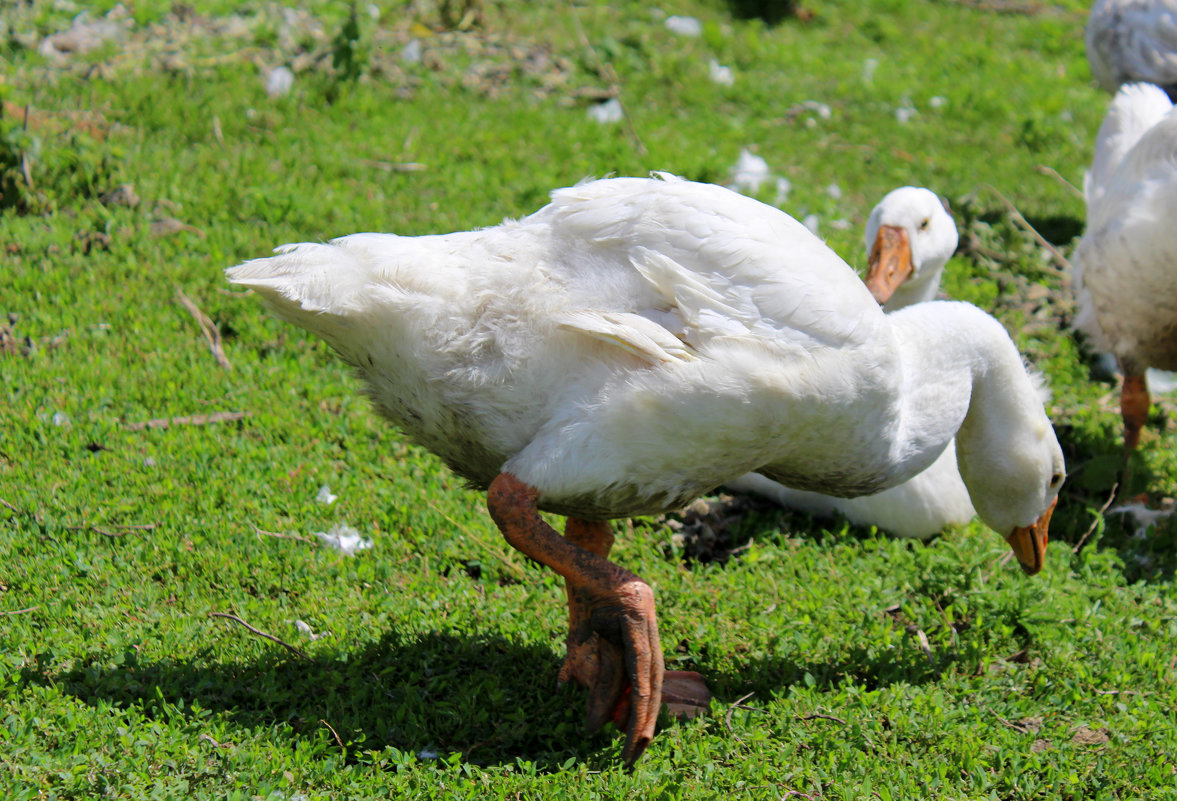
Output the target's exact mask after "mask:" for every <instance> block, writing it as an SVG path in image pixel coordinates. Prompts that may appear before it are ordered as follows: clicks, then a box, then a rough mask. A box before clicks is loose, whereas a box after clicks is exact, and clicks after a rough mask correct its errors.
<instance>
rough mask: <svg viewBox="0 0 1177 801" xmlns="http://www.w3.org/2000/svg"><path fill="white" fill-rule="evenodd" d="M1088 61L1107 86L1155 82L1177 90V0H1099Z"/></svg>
mask: <svg viewBox="0 0 1177 801" xmlns="http://www.w3.org/2000/svg"><path fill="white" fill-rule="evenodd" d="M1086 43H1087V61H1088V63H1090V64H1091V73H1092V75H1094V76H1095V80H1096V82H1097V83H1098V84H1099V85H1100V87H1101V88H1103V89H1104V90H1105V91H1107V92H1115V91H1116V90H1117V89H1119V88H1120V86H1121V85H1122V84H1125V83H1133V82H1137V81H1143V82H1146V83H1154V84H1156V85H1157V86H1160V87H1162V88H1163V89H1165V91H1167V92H1168V93H1169V94H1170V96H1172V95H1173V93H1174V92H1175V91H1177V0H1096V3H1095V5H1094V6H1092V8H1091V15H1090V17H1088V19H1087V32H1086Z"/></svg>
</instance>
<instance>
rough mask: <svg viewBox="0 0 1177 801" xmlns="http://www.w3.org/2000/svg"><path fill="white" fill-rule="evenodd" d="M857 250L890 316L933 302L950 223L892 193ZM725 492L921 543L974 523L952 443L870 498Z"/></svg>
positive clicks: (941, 211)
mask: <svg viewBox="0 0 1177 801" xmlns="http://www.w3.org/2000/svg"><path fill="white" fill-rule="evenodd" d="M865 245H866V251H867V253H868V254H869V265H870V267H869V270H868V273H867V278H866V281H867V286H868V288H870V289H871V294H872V295H874V297H875V300H877V301H879V302H880V303H882V304H883V309H884V311H888V312H890V311H896V310H898V309H902V308H904V307H906V306H910V305H912V304H914V303H922V302H924V301H929V300H932V299H934V298H935V296H936V292H937V291H938V290H939V288H940V277H941V275H942V274H943V272H944V265H945V264H946V263H947V262H948V259H949V258H951V257H952V254H953V253H954V252H955V251H956V245H957V231H956V224H955V223H954V222H953V220H952V216H951V215H950V214H949V213H948V211H947V209H946V208H945V207H944V205H943V203H942V201H941V200H940V198H939V197H938V196H937V195H936V194H935V193H934V192H932V191H931V190H928V189H924V188H922V187H912V186H905V187H900V188H899V189H894V190H892V191H891V192H889V193H887V195H886V196H885V197H884V198H883V199H882V200H881V201H879V203H878V204H877V205H876V206H875V207H874V209H872V211H871V214H870V216H869V217H868V219H867V225H866V241H865ZM727 486H728V487H729V488H730V489H734V490H737V491H740V492H752V493H755V494H757V495H761V496H764V497H766V498H769V499H771V500H773V501H775V502H776V503H778V504H780V505H781V506H784V507H787V508H790V509H799V510H801V511H805V512H809V513H810V514H814V515H818V516H826V517H829V516H834V515H841V516H842V517H845V518H846V519H847V520H849V521H850V522H852V523H855V524H857V525H861V526H876V527H878V528H880V529H883V530H885V531H888V532H890V533H891V534H894V535H896V536H899V537H917V538H920V539H924V538H927V537H931V536H933V535H935V534H938V533H940V532H941V531H943V530H944V529H945V528H946V527H947V526H950V525H963V524H965V523H967V522H969V521H970V520H972V519H973V518H974V517H975V516H976V510H975V509H973V503H972V501H971V500H970V499H969V492H968V489H967V488H966V487H965V485H964V481H963V480H962V479H961V477H960V471H959V470H957V467H956V442H955V440H950V441H949V443H948V445H947V447H945V448H944V451H943V452H942V453H941V454H940V455H939V456H938V457H937V458H936V460H935V461H934V462H932V464H931V465H930V466H929V467H928V468H927V469H926V470H924V471H922V472H920V473H918V474H917V475H915V476H914V477H912V478H911V479H909V480H908V481H905V482H903V483H902V484H899V485H898V486H895V487H891V488H890V489H886V490H883V491H882V492H877V493H875V494H874V495H863V496H861V497H857V498H839V497H837V496H833V495H824V494H822V493H820V492H810V491H806V490H799V489H794V488H792V487H786V486H785V485H783V484H781V483H780V482H777V481H773V480H771V479H769V478H766V477H764V476H762V475H759V474H756V473H749V474H748V475H745V476H741V477H740V478H738V479H736V480H735V481H729V482H728V484H727Z"/></svg>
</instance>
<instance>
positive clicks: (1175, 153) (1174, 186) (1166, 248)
mask: <svg viewBox="0 0 1177 801" xmlns="http://www.w3.org/2000/svg"><path fill="white" fill-rule="evenodd" d="M1085 194H1086V196H1087V227H1086V230H1085V231H1084V233H1083V236H1082V237H1081V238H1080V240H1079V244H1078V246H1077V247H1076V250H1075V255H1074V257H1073V259H1072V269H1073V271H1074V272H1073V276H1072V285H1073V287H1074V290H1075V293H1076V301H1077V305H1078V313H1077V315H1076V323H1075V324H1076V327H1077V328H1079V329H1080V330H1082V331H1084V332H1085V333H1086V334H1087V335H1088V336H1089V337H1090V338H1091V339H1092V341H1093V344H1094V345H1095V346H1096V347H1097V348H1099V349H1101V350H1106V351H1109V352H1111V353H1112V354H1113V355H1114V356H1115V357H1116V360H1117V362H1118V363H1119V365H1120V369H1121V371H1122V373H1123V387H1122V390H1121V411H1122V413H1123V415H1124V420H1125V446H1126V449H1127V450H1128V451H1131V450H1132V449H1133V448H1135V446H1136V441H1137V438H1138V437H1139V432H1140V429H1141V427H1142V426H1143V424H1144V422H1145V419H1146V418H1147V413H1148V405H1149V399H1148V387H1147V382H1146V379H1145V375H1146V371H1147V369H1148V368H1150V367H1155V368H1160V369H1162V370H1174V369H1177V230H1175V229H1174V228H1173V222H1172V210H1173V209H1174V208H1177V113H1175V112H1174V110H1173V104H1172V103H1171V102H1170V101H1169V100H1168V98H1167V96H1166V95H1165V93H1164V92H1162V91H1161V90H1160V89H1159V88H1158V87H1156V86H1153V85H1150V84H1127V85H1125V86H1123V87H1121V88H1120V90H1119V91H1118V92H1117V93H1116V95H1115V97H1114V98H1113V99H1112V102H1111V104H1110V106H1109V109H1108V113H1107V116H1106V117H1105V119H1104V121H1103V124H1102V125H1101V126H1100V130H1099V134H1098V135H1097V137H1096V145H1095V156H1094V160H1093V163H1092V168H1091V170H1090V172H1089V173H1088V175H1087V181H1086V186H1085Z"/></svg>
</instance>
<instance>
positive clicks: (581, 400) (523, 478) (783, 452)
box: [228, 176, 1064, 764]
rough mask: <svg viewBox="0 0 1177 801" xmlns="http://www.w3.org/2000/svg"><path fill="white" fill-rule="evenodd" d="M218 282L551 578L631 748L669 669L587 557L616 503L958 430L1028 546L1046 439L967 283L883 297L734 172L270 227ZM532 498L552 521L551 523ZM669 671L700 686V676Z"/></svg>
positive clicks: (1039, 547) (914, 447) (1014, 367)
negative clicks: (266, 318)
mask: <svg viewBox="0 0 1177 801" xmlns="http://www.w3.org/2000/svg"><path fill="white" fill-rule="evenodd" d="M228 277H229V280H230V281H232V282H234V283H237V284H242V285H244V286H248V287H252V288H253V289H254V290H255V291H256V292H258V293H259V294H260V295H261V297H262V299H263V300H264V301H265V302H266V303H267V304H268V305H270V306H271V307H272V308H273V309H274V310H275V311H276V312H277V314H278V315H279V316H280V317H283V318H285V319H287V320H289V321H291V322H293V323H295V324H297V325H300V326H303V327H304V328H306V329H308V330H310V331H312V332H314V333H316V334H318V335H319V336H321V337H323V338H324V339H325V340H326V341H327V342H328V343H329V344H330V345H331V346H332V347H333V348H334V349H335V350H336V351H337V352H338V353H339V355H340V356H341V357H342V358H343V359H344V360H346V361H347V362H348V363H350V364H352V365H353V366H355V368H356V369H357V371H358V373H359V375H360V376H361V377H362V378H363V379H364V380H365V381H366V383H367V384H368V391H369V394H370V395H371V397H372V399H373V402H374V403H375V405H376V407H377V409H378V410H379V411H380V412H381V413H382V414H384V415H385V416H387V417H388V418H389V419H390V420H392V421H393V422H395V423H396V424H397V425H398V426H400V427H401V428H402V429H403V430H404V431H406V432H407V433H409V434H410V435H412V436H413V437H414V438H415V439H416V440H417V441H418V442H420V443H422V444H423V445H425V446H426V447H428V448H429V449H430V450H432V451H434V452H435V453H437V454H438V455H439V456H440V457H441V458H442V459H444V460H445V461H446V462H447V463H448V464H449V465H450V466H451V467H452V468H453V469H454V470H455V472H457V473H459V474H460V475H462V476H464V477H466V478H467V479H469V480H470V481H472V482H473V483H475V484H477V485H479V486H483V487H487V488H488V489H487V505H488V507H489V509H490V512H491V516H492V517H493V518H494V520H495V522H496V523H497V525H498V526H499V528H500V530H501V531H502V533H503V535H504V537H505V538H506V540H507V541H508V542H509V543H510V544H511V545H512V546H513V547H515V548H517V549H519V550H520V551H521V552H523V553H525V554H527V555H528V556H530V557H532V558H534V559H536V560H537V561H539V562H542V563H543V564H546V565H548V566H549V567H551V568H552V569H553V570H555V571H556V572H557V573H559V574H560V575H561V576H563V577H564V579H565V585H566V588H567V593H568V604H569V636H568V639H567V645H568V655H567V657H566V659H565V662H564V667H563V669H562V670H561V674H560V675H561V678H562V679H572V680H575V681H577V682H579V683H581V684H584V685H586V686H587V687H588V688H589V702H588V722H589V724H590V725H591V726H597V725H600V724H602V723H603V722H605V721H606V720H608V719H609V718H610V716H613V717H615V718H616V717H620V718H621V719H622V725H623V726H624V728H625V729H626V741H625V746H624V749H623V752H622V753H623V756H624V758H625V760H626V762H627V763H629V764H632V763H633V761H634V760H636V759H637V757H638V756H639V755H640V754H641V753H642V751H643V750H644V749H645V748H646V746H647V744H648V743H649V742H650V739H651V738H652V737H653V734H654V727H655V723H656V722H657V713H658V708H659V706H660V704H661V702H662V700H663V695H664V693H663V690H664V687H663V676H664V670H663V662H662V652H661V648H660V647H659V644H658V625H657V620H656V616H655V609H654V599H653V591H652V590H651V589H650V587H649V585H648V584H646V582H644V581H643V580H642V579H641V578H639V577H638V576H636V575H634V574H632V573H630V572H628V571H626V570H624V569H622V568H621V567H618V566H617V565H615V564H613V563H612V562H609V561H608V559H607V558H606V557H607V556H608V553H609V549H610V546H611V544H612V541H613V534H612V533H611V531H610V529H609V525H608V523H607V521H608V520H609V519H611V518H617V517H626V516H629V515H634V514H642V513H652V512H660V511H665V510H668V509H673V508H678V507H680V506H681V505H683V504H684V503H685V502H688V501H690V500H691V499H693V498H695V497H696V496H698V495H700V494H702V493H705V492H709V491H711V490H712V489H714V488H715V487H716V486H718V485H719V484H721V483H723V482H725V481H728V480H730V479H732V478H734V477H736V476H739V475H742V474H744V473H746V472H749V471H753V470H758V471H760V472H762V473H764V474H765V475H767V476H769V477H771V478H774V479H777V480H781V481H783V482H786V483H788V484H790V485H792V486H800V487H804V488H807V489H813V490H818V491H822V492H828V493H839V494H845V495H858V494H863V493H870V492H875V491H878V490H880V489H883V488H886V487H888V486H893V485H895V484H897V483H899V482H901V481H905V480H907V479H908V478H910V477H911V476H913V475H915V474H916V473H918V472H919V471H921V470H923V469H925V468H926V467H927V466H928V465H929V464H931V462H932V461H933V460H934V459H935V458H936V457H937V456H938V455H939V454H940V452H941V451H942V450H943V449H944V447H945V446H946V445H947V443H948V441H949V440H950V439H951V438H952V436H953V435H954V434H955V435H956V437H957V443H958V445H957V447H958V451H959V455H960V465H961V474H962V476H963V477H964V479H965V483H966V484H967V485H968V487H969V490H970V493H971V495H972V498H973V502H974V504H975V506H976V507H977V511H978V513H979V514H980V515H981V517H982V519H983V520H985V522H986V523H988V524H989V525H990V526H992V527H993V528H994V529H995V530H996V531H997V532H998V533H999V534H1001V535H1002V536H1004V537H1006V538H1007V539H1008V541H1009V542H1010V545H1011V546H1012V548H1013V550H1014V553H1015V554H1016V555H1017V557H1018V559H1019V561H1020V562H1021V564H1022V565H1023V567H1024V569H1025V570H1026V571H1027V572H1030V573H1033V572H1035V571H1037V570H1039V569H1040V568H1041V567H1042V559H1043V555H1044V551H1045V546H1046V540H1047V526H1048V524H1049V518H1050V513H1051V511H1052V510H1053V508H1054V504H1055V502H1056V501H1057V495H1058V490H1059V486H1060V485H1061V483H1062V481H1063V477H1064V467H1063V457H1062V452H1061V450H1060V449H1059V446H1058V442H1057V441H1056V439H1055V437H1054V432H1053V431H1052V429H1051V426H1050V421H1049V420H1048V419H1047V417H1046V414H1045V412H1044V411H1043V408H1042V404H1041V403H1040V402H1039V401H1038V397H1037V394H1036V391H1035V388H1034V385H1033V382H1032V381H1031V380H1030V377H1029V376H1028V375H1027V374H1026V371H1025V369H1024V367H1023V366H1022V360H1021V357H1020V356H1019V355H1018V352H1017V349H1016V348H1015V347H1014V345H1013V343H1012V342H1011V341H1010V339H1009V337H1008V335H1007V334H1006V333H1005V330H1004V329H1003V328H1002V327H1001V325H1000V324H999V323H998V322H997V321H996V320H994V319H993V318H992V317H990V316H988V315H987V314H985V313H984V312H982V311H980V310H979V309H977V308H975V307H973V306H969V305H967V304H962V303H923V304H919V305H917V306H912V307H909V308H907V309H904V310H902V311H899V312H896V313H895V314H893V315H890V316H886V315H884V314H883V312H882V310H881V309H880V308H879V306H878V304H877V303H875V301H874V299H873V298H872V297H871V295H870V293H869V292H868V291H867V290H866V288H865V286H864V285H863V283H862V282H861V281H860V280H859V279H858V277H857V276H856V275H855V273H854V271H853V270H851V269H850V268H849V267H848V266H847V265H846V264H845V263H844V262H842V261H841V259H839V258H838V257H837V255H836V254H834V253H833V251H831V250H830V249H829V248H827V247H826V246H825V245H824V244H823V243H822V242H821V241H820V240H818V239H817V238H816V237H814V236H813V235H812V234H810V233H809V232H808V231H807V230H806V229H805V227H804V226H803V225H801V224H800V223H798V222H797V221H796V220H794V219H792V218H791V217H789V216H788V215H786V214H784V213H783V212H781V211H778V210H777V209H774V208H772V207H770V206H766V205H763V204H761V203H758V202H757V201H755V200H752V199H750V198H746V197H743V196H741V195H739V194H737V193H735V192H732V191H730V190H727V189H723V188H721V187H717V186H712V185H706V184H697V183H691V182H688V181H683V180H680V179H676V178H673V177H671V176H662V177H661V178H660V179H640V178H615V179H608V180H601V181H594V182H591V183H585V184H581V185H578V186H575V187H570V188H567V189H560V190H557V191H555V192H553V193H552V202H551V204H550V205H548V206H546V207H544V208H543V209H540V210H539V211H538V212H536V213H535V214H532V215H531V216H529V217H526V218H524V219H522V220H518V221H508V222H504V223H503V224H501V225H499V226H496V227H493V228H487V229H484V230H479V231H471V232H463V233H454V234H448V235H442V236H423V237H400V236H394V235H387V234H356V235H354V236H348V237H343V238H341V239H336V240H334V241H333V242H331V243H329V244H301V245H288V246H286V247H283V248H279V250H278V251H277V255H276V256H273V257H270V258H264V259H257V260H254V261H250V262H246V263H245V264H241V265H239V266H237V267H234V268H231V269H230V270H228ZM932 343H934V347H930V345H931V344H932ZM540 509H545V510H549V511H553V512H556V513H559V514H564V515H567V516H568V517H569V519H568V523H567V528H566V529H565V535H564V536H563V537H562V536H560V535H559V534H558V533H557V532H556V531H555V530H554V529H552V528H551V527H550V526H548V525H547V524H546V523H545V522H544V520H543V519H542V517H541V516H540V514H539V510H540ZM672 678H673V682H670V684H673V685H674V690H673V692H672V693H669V694H677V693H681V694H685V695H686V696H688V699H692V698H693V699H695V700H698V699H702V698H705V697H706V688H705V686H704V685H703V684H702V681H701V678H699V677H698V676H697V674H678V675H675V676H673V677H672Z"/></svg>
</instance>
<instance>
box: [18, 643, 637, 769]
mask: <svg viewBox="0 0 1177 801" xmlns="http://www.w3.org/2000/svg"><path fill="white" fill-rule="evenodd" d="M210 650H211V649H210ZM86 661H87V662H90V664H88V665H86V666H84V667H77V668H74V669H72V670H68V671H60V672H49V671H45V670H43V669H26V670H25V672H24V675H23V676H22V680H23V681H24V682H26V683H35V684H45V685H52V686H54V687H57V688H58V689H59V690H61V691H63V692H65V693H68V694H70V695H73V696H75V697H76V698H78V699H79V700H81V701H83V702H85V703H88V704H92V705H97V704H99V703H102V702H105V703H110V704H114V705H116V706H119V707H123V708H128V707H132V706H134V707H138V708H139V709H140V710H141V711H142V712H143V713H144V714H145V715H148V716H149V717H153V718H160V719H167V718H170V717H172V716H174V715H175V714H176V713H177V711H178V712H179V713H180V714H182V715H185V716H187V717H189V718H190V719H191V725H197V726H198V725H199V720H200V717H199V716H198V715H197V714H196V711H195V710H196V707H197V706H198V707H200V708H203V709H206V710H211V711H213V712H217V713H222V714H223V715H224V716H225V717H227V718H228V719H230V720H232V721H233V722H234V723H236V724H237V725H239V726H242V727H244V728H246V729H250V730H254V735H257V736H261V737H263V738H269V739H272V740H274V741H276V742H277V741H281V740H284V739H285V740H295V739H297V738H305V739H308V740H314V739H318V740H321V741H322V744H323V745H324V746H327V747H330V748H332V749H338V744H337V743H336V742H335V734H333V733H332V730H333V731H334V732H335V733H337V734H338V736H339V738H340V740H342V742H343V743H344V744H345V745H346V746H347V748H348V751H349V756H352V757H354V756H355V754H356V753H357V752H362V751H365V750H381V749H383V748H385V747H387V746H391V747H394V748H396V749H399V750H401V751H404V752H409V753H413V754H417V755H418V756H419V758H422V757H421V755H422V754H425V755H426V756H425V757H423V758H424V759H428V758H431V755H441V756H445V755H447V754H449V753H452V752H455V751H457V752H462V753H463V755H464V757H465V759H466V761H469V762H472V763H475V764H496V763H513V762H515V760H516V758H520V759H523V760H526V761H530V762H532V763H534V764H535V766H536V768H537V769H540V770H556V769H558V768H559V767H560V765H561V764H562V763H563V762H564V761H566V760H567V759H568V758H569V757H570V756H571V757H576V758H577V760H579V761H584V762H587V763H590V764H592V763H594V762H599V763H601V767H604V766H605V765H607V764H608V763H609V762H610V761H611V760H613V759H615V758H616V754H617V752H618V749H619V742H620V741H619V739H618V738H616V737H615V736H614V735H615V732H612V731H610V730H606V731H603V732H599V733H596V734H589V733H588V732H586V730H585V728H584V726H583V725H582V723H581V717H582V709H583V704H584V695H583V692H582V691H581V690H580V688H577V687H565V688H562V689H559V690H557V689H556V671H557V669H558V667H559V661H558V659H557V658H556V657H555V655H554V654H553V652H552V651H551V650H550V649H548V648H544V647H539V646H526V645H520V644H518V643H514V642H510V641H508V640H506V639H503V638H501V637H497V636H493V635H490V636H479V635H465V634H452V633H431V634H426V635H423V636H419V637H414V638H412V639H411V640H406V639H402V637H401V636H400V635H398V634H396V633H389V634H386V635H385V636H384V637H383V638H381V639H380V640H379V641H377V642H375V643H372V644H371V645H369V646H368V647H366V648H363V649H361V650H356V651H348V650H337V651H333V652H322V651H320V652H319V653H316V654H315V655H314V656H313V657H312V658H310V659H300V658H297V657H295V656H292V655H290V654H287V653H286V652H285V651H282V650H280V649H278V648H276V647H275V649H274V650H273V652H272V653H270V654H267V655H266V656H264V657H262V658H259V659H258V660H256V661H252V662H228V663H216V662H212V661H205V660H203V659H201V658H200V657H197V658H196V659H195V660H193V661H191V662H172V661H168V660H161V661H157V662H147V661H138V660H137V658H136V656H135V653H134V652H133V651H129V652H127V654H126V655H125V656H124V659H123V663H122V664H111V659H110V654H109V653H103V654H95V655H94V656H93V657H91V658H90V659H89V660H86ZM328 724H329V725H330V729H328ZM287 727H288V728H287ZM614 740H617V742H618V745H617V747H615V748H610V747H609V746H610V743H611V742H612V741H614Z"/></svg>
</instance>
